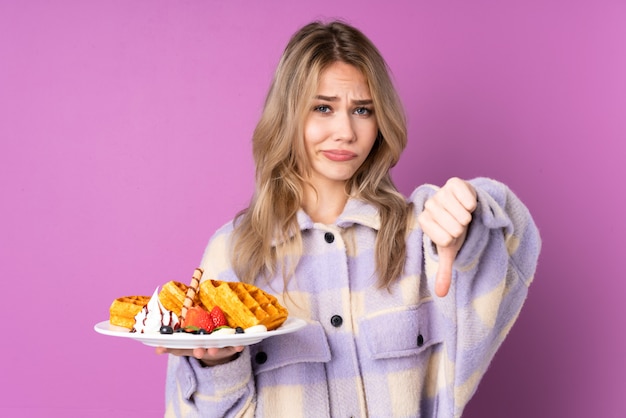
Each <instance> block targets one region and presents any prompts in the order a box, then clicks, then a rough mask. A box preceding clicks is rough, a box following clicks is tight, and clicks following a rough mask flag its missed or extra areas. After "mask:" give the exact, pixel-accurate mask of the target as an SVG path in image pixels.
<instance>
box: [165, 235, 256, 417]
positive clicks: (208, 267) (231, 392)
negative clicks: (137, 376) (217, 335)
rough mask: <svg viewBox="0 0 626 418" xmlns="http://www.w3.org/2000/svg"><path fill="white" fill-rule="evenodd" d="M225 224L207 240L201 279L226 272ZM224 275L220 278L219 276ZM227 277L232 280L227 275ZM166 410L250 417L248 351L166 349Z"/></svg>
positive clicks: (187, 414)
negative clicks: (167, 358)
mask: <svg viewBox="0 0 626 418" xmlns="http://www.w3.org/2000/svg"><path fill="white" fill-rule="evenodd" d="M228 231H229V229H228V228H227V227H225V228H222V229H221V230H220V231H218V232H217V233H216V234H215V236H214V237H213V238H212V239H211V241H210V242H209V245H208V246H207V249H206V251H205V253H204V256H203V258H202V262H201V266H202V268H203V269H204V271H205V273H204V276H203V278H204V279H207V278H217V277H218V276H220V275H221V274H220V272H219V271H217V270H216V269H220V268H222V269H225V271H224V274H226V275H230V274H232V273H229V271H230V268H229V266H228V264H227V263H225V261H224V260H228V259H229V258H228V256H227V254H226V251H227V247H226V246H225V245H223V243H224V242H226V241H227V232H228ZM223 278H224V277H222V279H223ZM228 280H236V278H235V279H233V278H229V279H228ZM157 353H158V354H162V353H169V354H170V356H169V360H168V368H167V378H166V392H165V399H166V413H165V416H176V417H197V416H202V417H252V416H254V411H255V409H254V406H255V402H254V400H255V396H256V392H255V384H254V378H253V373H252V367H251V364H250V353H249V350H247V349H244V348H243V347H225V348H220V349H216V348H210V349H200V348H197V349H194V350H167V349H164V348H157Z"/></svg>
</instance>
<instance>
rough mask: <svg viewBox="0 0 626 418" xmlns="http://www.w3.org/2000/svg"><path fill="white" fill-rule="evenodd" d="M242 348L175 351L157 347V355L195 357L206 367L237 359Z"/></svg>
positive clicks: (174, 349)
mask: <svg viewBox="0 0 626 418" xmlns="http://www.w3.org/2000/svg"><path fill="white" fill-rule="evenodd" d="M243 348H244V347H243V346H235V347H224V348H215V347H212V348H194V349H176V348H165V347H157V348H156V350H155V351H156V353H157V354H159V355H160V354H172V355H174V356H184V357H195V358H197V359H198V360H200V362H201V363H202V364H203V365H205V366H207V367H211V366H217V365H219V364H224V363H228V362H229V361H232V360H234V359H235V358H237V355H238V354H239V353H241V352H242V351H243Z"/></svg>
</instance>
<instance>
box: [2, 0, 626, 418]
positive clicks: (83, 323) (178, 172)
mask: <svg viewBox="0 0 626 418" xmlns="http://www.w3.org/2000/svg"><path fill="white" fill-rule="evenodd" d="M375 4H376V6H370V5H367V4H366V2H363V1H344V2H337V1H327V0H320V1H317V2H313V3H310V2H306V3H301V2H292V1H288V0H285V1H269V0H265V1H259V2H243V1H236V0H232V1H217V0H203V1H195V0H190V1H181V2H172V1H168V2H165V1H154V0H151V1H127V0H124V1H114V0H107V1H101V2H95V1H92V2H86V1H55V2H48V1H44V0H42V1H22V2H17V1H15V2H11V1H8V0H4V1H2V0H0V190H1V193H2V195H1V196H2V203H0V214H1V218H0V219H1V221H0V222H1V223H0V257H1V259H0V280H1V281H2V291H1V295H2V298H1V299H0V310H1V312H2V318H3V320H4V323H5V325H4V332H3V337H2V341H3V343H2V353H3V358H2V361H1V362H0V376H2V377H1V379H2V386H3V388H2V390H0V415H2V416H22V417H31V416H32V417H41V416H47V417H57V416H59V417H61V416H62V417H111V416H118V417H125V416H132V417H144V416H145V417H154V416H160V415H162V414H163V409H164V408H163V386H164V385H163V381H164V376H165V360H166V359H165V358H164V357H158V356H156V355H154V353H153V349H151V348H149V347H146V346H143V345H141V344H138V343H135V342H133V341H128V340H118V339H115V338H110V337H104V336H101V335H98V334H96V333H95V332H94V331H93V329H92V327H93V325H94V324H95V323H96V322H99V321H101V320H104V319H107V318H108V307H109V304H110V303H111V301H112V300H113V299H114V298H115V297H118V296H121V295H124V294H151V293H152V291H153V290H154V288H155V286H156V285H159V284H162V283H164V282H166V281H168V280H172V279H175V280H180V281H187V280H189V278H190V277H191V273H192V271H193V268H194V267H196V265H197V263H198V262H199V259H200V256H201V253H202V251H203V249H204V245H205V244H206V241H207V239H208V238H209V236H210V235H211V233H212V232H213V231H214V230H215V229H216V228H217V227H218V226H219V225H221V224H222V223H224V222H225V221H227V220H228V219H229V218H230V217H231V216H232V215H233V214H234V213H235V212H236V211H237V210H239V209H241V208H242V207H243V206H244V205H245V204H246V203H247V201H248V198H249V196H250V194H251V189H252V176H253V167H252V163H251V157H250V146H249V141H250V140H249V138H250V135H251V132H252V129H253V126H254V124H255V122H256V120H257V117H258V115H259V111H260V108H261V105H262V102H263V99H264V95H265V92H266V89H267V86H268V83H269V81H270V78H271V74H272V71H273V68H274V66H275V64H276V62H277V61H278V58H279V55H280V52H281V50H282V48H283V46H284V45H285V43H286V41H287V39H288V37H289V36H290V35H291V34H292V33H293V31H294V30H296V29H297V28H298V27H299V26H301V25H302V24H304V23H306V22H308V21H309V20H312V19H314V18H317V17H343V18H345V19H346V20H348V21H349V22H351V23H353V24H355V25H357V26H359V27H360V28H362V29H363V30H364V31H365V33H367V34H368V35H369V36H370V37H371V38H372V39H373V40H374V42H375V43H376V44H377V45H378V46H379V47H380V49H381V50H382V52H383V54H384V55H385V56H386V57H387V59H388V61H389V63H390V65H391V67H392V68H393V71H394V75H395V78H396V80H397V85H398V88H399V90H400V93H401V95H402V97H403V99H404V101H405V104H406V107H407V111H408V115H409V127H410V145H409V147H408V149H407V151H406V153H405V155H404V158H403V160H402V161H401V163H400V165H399V166H398V167H397V168H396V169H395V172H394V175H395V179H396V181H397V183H398V185H399V186H400V188H401V189H402V191H403V192H405V193H409V192H410V191H411V190H412V188H413V187H414V186H416V185H418V184H421V183H424V182H430V183H442V182H443V181H444V180H445V179H446V178H447V177H450V176H453V175H457V176H462V177H472V176H477V175H484V176H490V177H494V178H497V179H500V180H502V181H504V182H505V183H507V184H509V185H510V186H511V188H512V189H513V190H514V191H516V192H517V193H518V195H519V196H520V197H521V198H522V199H523V200H524V201H525V202H526V203H527V204H528V206H529V207H530V209H531V211H532V212H533V213H534V215H535V218H536V221H537V223H538V224H539V226H540V228H541V231H542V235H543V239H544V247H543V253H542V256H541V259H540V265H539V269H538V272H537V275H536V280H535V283H534V285H533V287H532V288H531V292H530V297H529V300H528V302H527V303H526V306H525V309H524V310H523V312H522V315H521V317H520V320H519V322H518V323H517V324H516V326H515V327H514V328H513V330H512V332H511V334H510V337H509V338H508V340H507V341H506V342H505V344H504V345H503V347H502V349H501V351H500V352H499V353H498V354H497V356H496V358H495V361H494V363H493V365H492V367H491V368H490V369H489V371H488V373H487V375H486V377H485V379H484V380H483V383H482V385H481V386H480V388H479V391H478V393H477V395H476V397H475V398H474V399H473V400H472V401H471V403H470V405H469V407H468V409H467V413H466V414H465V415H464V416H465V417H469V418H478V417H508V418H526V417H569V418H577V417H581V418H582V417H591V416H593V417H603V418H606V417H609V418H612V417H615V418H617V417H620V418H621V417H624V416H626V398H625V396H624V388H625V387H626V377H625V376H626V360H625V358H626V333H625V332H624V318H625V317H626V315H625V312H624V311H625V308H624V301H623V297H624V295H625V293H626V284H625V283H626V280H625V279H624V277H623V276H622V275H620V274H618V270H617V262H618V259H619V257H623V256H624V255H623V253H624V249H625V246H624V243H623V240H624V236H625V235H626V221H625V217H624V208H625V206H626V205H625V203H626V201H625V198H624V195H625V193H624V191H625V187H624V179H625V174H626V170H625V169H624V160H625V158H624V157H625V156H626V153H625V152H624V151H625V150H624V147H625V146H624V139H625V137H626V116H625V115H624V113H625V110H626V77H625V74H626V25H625V24H624V22H625V21H626V5H625V4H626V3H624V2H623V1H621V0H614V1H610V0H606V1H605V0H577V1H570V0H554V1H549V0H526V1H518V2H502V1H497V0H475V1H467V0H466V1H452V0H444V1H406V2H401V1H389V2H376V3H375ZM618 140H619V143H618Z"/></svg>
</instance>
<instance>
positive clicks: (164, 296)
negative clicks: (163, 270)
mask: <svg viewBox="0 0 626 418" xmlns="http://www.w3.org/2000/svg"><path fill="white" fill-rule="evenodd" d="M187 288H188V286H187V285H185V284H183V283H180V282H176V281H169V282H167V283H165V284H164V285H163V287H162V288H161V291H160V292H159V300H160V301H161V303H162V304H163V307H164V308H165V309H167V310H168V311H172V312H174V313H175V314H176V316H178V317H180V316H181V310H182V308H183V303H184V302H185V296H186V294H187Z"/></svg>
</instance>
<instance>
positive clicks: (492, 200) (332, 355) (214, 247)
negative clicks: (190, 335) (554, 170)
mask: <svg viewBox="0 0 626 418" xmlns="http://www.w3.org/2000/svg"><path fill="white" fill-rule="evenodd" d="M472 184H473V185H474V187H476V189H477V193H478V208H477V209H476V211H475V212H474V217H473V220H472V224H471V226H470V229H469V232H468V236H467V238H466V241H465V243H464V245H463V248H462V249H461V251H460V252H459V254H458V255H457V258H456V261H455V270H454V273H453V283H452V286H451V288H450V292H449V293H448V295H447V296H446V297H443V298H439V297H437V296H436V295H435V293H434V277H435V273H436V271H437V256H436V254H435V252H434V251H433V246H432V243H431V242H430V241H429V238H428V237H427V236H425V235H424V234H423V233H422V231H421V229H420V228H419V226H418V225H417V222H415V224H414V225H412V228H411V232H410V234H409V235H408V237H407V246H408V256H407V259H406V265H405V273H404V276H403V277H402V278H401V279H399V280H398V281H397V282H395V283H394V284H393V286H391V288H390V291H387V290H386V289H380V288H379V287H378V286H377V276H376V273H375V261H374V258H375V257H374V244H375V239H376V233H377V230H378V228H379V225H380V220H379V216H378V213H377V210H376V209H375V208H374V207H372V206H371V205H369V204H367V203H365V202H362V201H359V200H354V199H353V200H350V201H348V203H347V205H346V207H345V210H344V213H343V214H342V215H341V216H340V217H339V218H338V219H337V221H336V223H335V224H334V225H323V224H317V223H314V222H312V221H311V219H310V218H309V217H308V216H307V215H306V214H305V213H304V212H300V214H299V217H298V219H299V223H300V228H301V230H302V236H303V245H304V256H303V257H302V258H301V260H300V262H299V264H298V266H297V270H296V274H295V277H294V278H293V279H292V280H291V281H290V282H289V283H288V288H287V290H288V297H283V290H284V289H283V280H282V278H281V277H276V278H275V279H274V280H273V281H272V282H271V283H270V284H271V286H269V285H264V284H263V283H260V282H259V283H258V284H257V285H258V286H259V287H262V288H264V289H265V290H267V291H269V292H271V293H273V294H275V295H276V296H277V297H278V298H279V300H280V301H281V303H282V304H283V305H284V306H286V307H287V309H288V310H289V313H290V316H295V317H299V318H303V319H305V320H306V321H307V326H306V327H305V328H303V329H302V330H300V331H297V332H295V333H292V334H286V335H280V336H274V337H271V338H267V339H265V340H263V341H262V342H260V343H258V344H256V345H252V346H250V347H247V348H246V349H245V350H244V352H243V353H242V354H243V355H241V356H240V357H239V358H238V359H237V360H235V361H232V362H230V363H228V364H225V365H221V366H216V367H212V368H202V367H200V365H199V363H198V362H197V361H196V360H195V359H193V358H186V357H180V358H179V357H174V356H170V359H169V362H168V371H167V382H166V412H165V415H166V416H167V417H174V416H177V417H266V418H267V417H272V418H273V417H281V418H282V417H289V418H320V417H342V418H348V417H375V418H377V417H445V418H449V417H459V416H460V415H461V413H462V411H463V408H464V407H465V405H466V404H467V402H468V401H469V400H470V398H471V396H472V395H473V394H474V392H475V390H476V388H477V385H478V383H479V381H480V379H481V378H482V376H483V374H484V373H485V371H486V369H487V366H488V365H489V363H490V361H491V360H492V358H493V356H494V354H495V352H496V350H497V348H498V347H499V346H500V344H501V343H502V341H503V339H504V338H505V336H506V335H507V333H508V331H509V330H510V329H511V327H512V325H513V323H514V322H515V320H516V318H517V316H518V314H519V312H520V309H521V307H522V304H523V302H524V300H525V298H526V295H527V290H528V286H529V284H530V283H531V281H532V279H533V276H534V272H535V267H536V263H537V258H538V255H539V249H540V237H539V234H538V231H537V228H536V226H535V224H534V223H533V220H532V218H531V217H530V214H529V212H528V210H527V209H526V207H525V206H524V205H523V204H522V203H521V202H520V201H519V200H518V199H517V198H516V197H515V195H514V194H513V193H512V192H511V191H510V190H509V189H508V188H507V187H506V186H504V185H503V184H501V183H498V182H496V181H493V180H489V179H484V178H479V179H475V180H473V181H472ZM435 191H436V188H435V187H433V186H429V185H426V186H421V187H419V188H418V189H416V190H415V191H414V192H413V194H412V195H411V197H410V200H411V201H412V202H413V203H414V207H415V215H417V214H418V213H419V212H420V211H421V210H423V207H424V202H425V200H426V199H427V198H428V197H429V196H431V195H432V194H433V193H434V192H435ZM416 218H417V216H415V217H414V219H416ZM231 231H232V225H231V224H228V225H226V226H224V227H223V228H221V229H220V230H219V231H217V233H216V234H215V235H214V236H213V238H212V239H211V240H210V242H209V245H208V247H207V249H206V251H205V254H204V257H203V259H202V262H201V267H202V268H203V269H204V270H205V273H204V278H215V279H219V280H227V281H235V280H237V277H235V275H234V274H233V271H232V270H231V268H230V266H229V261H228V260H229V257H228V239H229V236H230V232H231Z"/></svg>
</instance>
